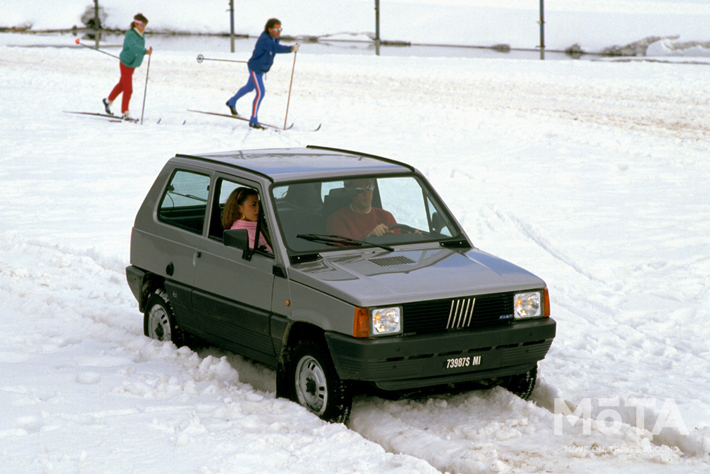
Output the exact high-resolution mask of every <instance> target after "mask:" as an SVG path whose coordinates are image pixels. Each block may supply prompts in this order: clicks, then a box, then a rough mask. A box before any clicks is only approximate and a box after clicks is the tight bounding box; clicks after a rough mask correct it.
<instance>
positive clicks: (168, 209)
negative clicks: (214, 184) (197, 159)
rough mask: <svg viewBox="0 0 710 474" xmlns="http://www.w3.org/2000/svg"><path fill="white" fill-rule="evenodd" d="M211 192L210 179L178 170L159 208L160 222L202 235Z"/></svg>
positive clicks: (203, 175) (204, 175) (202, 175)
mask: <svg viewBox="0 0 710 474" xmlns="http://www.w3.org/2000/svg"><path fill="white" fill-rule="evenodd" d="M209 192H210V177H209V176H208V175H206V174H200V173H195V172H193V171H184V170H177V171H175V174H173V177H172V178H171V179H170V183H169V184H168V187H167V188H166V190H165V194H164V195H163V198H162V199H161V200H160V206H159V207H158V220H159V221H161V222H164V223H166V224H169V225H173V226H175V227H179V228H181V229H185V230H189V231H191V232H195V233H197V234H201V233H202V228H203V227H204V225H205V212H206V211H207V198H208V197H209Z"/></svg>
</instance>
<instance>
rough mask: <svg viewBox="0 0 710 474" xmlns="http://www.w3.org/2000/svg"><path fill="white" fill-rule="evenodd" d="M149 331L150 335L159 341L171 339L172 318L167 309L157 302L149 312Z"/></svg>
mask: <svg viewBox="0 0 710 474" xmlns="http://www.w3.org/2000/svg"><path fill="white" fill-rule="evenodd" d="M148 332H149V333H150V337H152V338H153V339H158V340H159V341H170V340H171V334H170V319H169V318H168V313H166V312H165V309H164V308H163V307H162V306H160V305H159V304H156V305H155V306H153V307H152V308H151V309H150V313H149V314H148Z"/></svg>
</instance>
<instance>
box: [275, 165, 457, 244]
mask: <svg viewBox="0 0 710 474" xmlns="http://www.w3.org/2000/svg"><path fill="white" fill-rule="evenodd" d="M272 193H273V199H274V203H275V205H276V217H277V220H278V222H279V225H280V231H281V235H282V236H283V239H284V242H285V243H286V246H287V248H288V249H289V251H290V252H296V253H300V252H318V253H320V252H323V251H328V250H342V249H343V248H354V247H372V246H378V247H380V248H384V249H389V250H391V246H392V245H400V244H408V243H417V242H427V241H429V242H431V241H446V242H449V241H456V240H457V239H458V240H461V238H462V237H461V235H460V231H459V230H458V228H457V227H456V225H455V224H454V222H453V220H452V219H451V218H450V217H449V215H448V213H447V212H446V211H445V209H444V206H442V205H441V203H440V202H439V200H438V199H437V197H436V196H435V195H433V194H432V193H431V192H430V191H429V188H428V186H427V185H426V184H425V183H424V182H422V181H420V180H419V178H418V177H416V176H414V175H407V176H372V177H357V178H340V179H329V180H324V181H309V182H296V183H289V184H283V185H276V186H274V187H273V189H272Z"/></svg>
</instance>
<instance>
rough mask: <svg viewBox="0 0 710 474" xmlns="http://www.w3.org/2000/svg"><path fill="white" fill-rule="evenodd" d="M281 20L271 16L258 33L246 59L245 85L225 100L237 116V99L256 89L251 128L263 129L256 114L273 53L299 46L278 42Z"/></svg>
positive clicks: (262, 95) (232, 112) (279, 39)
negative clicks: (246, 76) (246, 78)
mask: <svg viewBox="0 0 710 474" xmlns="http://www.w3.org/2000/svg"><path fill="white" fill-rule="evenodd" d="M281 30H282V28H281V22H280V21H279V20H277V19H276V18H271V19H270V20H269V21H267V22H266V26H264V32H263V33H261V35H259V39H258V40H257V41H256V45H255V46H254V52H253V53H252V55H251V58H250V59H249V61H248V66H249V80H248V81H247V83H246V85H245V86H244V87H242V88H241V89H239V90H238V91H237V93H236V94H234V96H233V97H232V98H231V99H229V100H228V101H227V107H229V112H230V113H231V114H232V115H233V116H235V117H236V116H237V101H238V100H239V99H241V98H242V97H243V96H244V95H246V94H248V93H249V92H251V91H253V90H256V97H254V103H253V104H252V107H251V118H250V119H249V126H250V127H251V128H260V129H263V128H264V127H262V126H261V125H260V124H259V119H258V114H259V106H260V105H261V101H262V100H264V94H265V93H266V90H265V89H264V74H266V73H267V72H269V69H271V66H272V65H273V64H274V55H275V54H277V53H290V52H292V51H293V52H295V51H298V48H299V47H300V46H299V45H298V43H296V44H295V45H293V46H284V45H281V44H279V42H280V41H281Z"/></svg>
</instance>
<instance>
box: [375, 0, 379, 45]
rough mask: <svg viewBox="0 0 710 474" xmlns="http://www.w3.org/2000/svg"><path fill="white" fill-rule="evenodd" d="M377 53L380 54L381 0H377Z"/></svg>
mask: <svg viewBox="0 0 710 474" xmlns="http://www.w3.org/2000/svg"><path fill="white" fill-rule="evenodd" d="M375 54H376V55H377V56H379V55H380V0H375Z"/></svg>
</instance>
